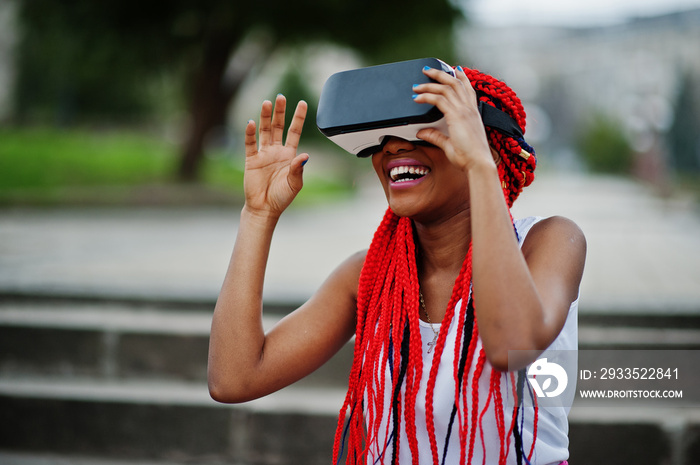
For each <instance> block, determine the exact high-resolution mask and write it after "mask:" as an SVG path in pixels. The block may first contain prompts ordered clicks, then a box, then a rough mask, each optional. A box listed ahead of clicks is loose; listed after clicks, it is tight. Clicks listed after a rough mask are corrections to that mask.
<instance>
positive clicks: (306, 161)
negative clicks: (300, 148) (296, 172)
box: [301, 158, 309, 166]
mask: <svg viewBox="0 0 700 465" xmlns="http://www.w3.org/2000/svg"><path fill="white" fill-rule="evenodd" d="M308 162H309V159H308V158H307V159H306V160H304V161H302V162H301V166H304V165H305V164H307V163H308Z"/></svg>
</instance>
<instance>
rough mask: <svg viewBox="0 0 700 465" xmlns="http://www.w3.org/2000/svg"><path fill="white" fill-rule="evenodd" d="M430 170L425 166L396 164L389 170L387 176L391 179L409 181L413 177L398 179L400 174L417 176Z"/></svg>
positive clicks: (423, 174)
mask: <svg viewBox="0 0 700 465" xmlns="http://www.w3.org/2000/svg"><path fill="white" fill-rule="evenodd" d="M429 172H430V169H429V168H427V167H425V166H396V167H394V168H392V169H391V170H390V171H389V177H390V178H391V180H392V181H395V182H401V181H410V180H411V179H415V178H402V179H398V177H399V176H401V175H402V174H413V175H418V176H425V175H426V174H428V173H429Z"/></svg>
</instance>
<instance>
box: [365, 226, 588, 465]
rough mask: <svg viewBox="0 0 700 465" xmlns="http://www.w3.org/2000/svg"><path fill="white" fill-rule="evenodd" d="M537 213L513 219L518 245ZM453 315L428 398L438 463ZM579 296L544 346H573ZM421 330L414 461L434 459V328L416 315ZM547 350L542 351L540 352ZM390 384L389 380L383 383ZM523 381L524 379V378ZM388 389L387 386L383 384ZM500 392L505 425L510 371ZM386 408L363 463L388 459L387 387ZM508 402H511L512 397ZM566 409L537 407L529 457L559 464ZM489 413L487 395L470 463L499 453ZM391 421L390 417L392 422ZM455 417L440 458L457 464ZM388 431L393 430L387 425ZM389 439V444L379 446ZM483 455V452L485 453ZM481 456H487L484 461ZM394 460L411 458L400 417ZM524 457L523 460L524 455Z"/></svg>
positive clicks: (487, 370) (483, 385)
mask: <svg viewBox="0 0 700 465" xmlns="http://www.w3.org/2000/svg"><path fill="white" fill-rule="evenodd" d="M541 219H542V218H541V217H528V218H524V219H521V220H516V221H515V227H516V230H517V232H518V238H519V241H520V245H521V246H522V244H523V241H524V240H525V237H526V236H527V233H528V231H529V230H530V228H531V227H532V226H533V225H534V224H535V223H537V222H538V221H540V220H541ZM460 305H461V302H460V303H458V304H457V309H459V307H460ZM457 315H458V311H456V312H455V318H454V319H453V320H452V323H451V324H450V327H449V329H448V334H447V339H446V341H445V349H444V351H443V354H442V359H441V360H440V367H439V369H438V373H437V379H436V382H435V394H434V400H433V409H434V418H435V433H436V438H437V444H438V457H439V459H440V462H441V463H442V456H443V449H444V442H445V438H446V437H447V428H448V424H449V420H450V415H451V413H452V408H453V404H454V396H455V381H454V376H453V372H454V369H453V363H454V350H453V348H454V347H455V338H456V337H457V335H458V333H460V331H457V321H456V320H457V319H458V318H457ZM577 320H578V299H576V300H575V301H574V302H573V303H572V304H571V306H570V308H569V313H568V316H567V318H566V322H565V324H564V327H563V329H562V331H561V333H559V336H557V338H556V339H555V340H554V342H552V344H551V345H550V346H549V348H548V349H547V350H576V349H577V347H578V321H577ZM432 326H433V328H434V329H435V331H438V329H439V328H440V325H439V324H434V325H432ZM420 331H421V338H422V341H423V374H422V377H421V382H420V389H419V391H418V397H417V400H416V431H417V436H418V450H419V455H420V457H419V463H421V464H429V463H433V458H432V452H431V450H430V442H429V438H428V435H427V426H426V421H425V392H426V388H427V383H428V378H429V376H430V367H431V365H432V360H433V354H434V352H431V353H428V349H429V347H428V343H430V342H431V341H432V340H433V338H434V332H433V329H432V328H431V325H430V324H429V323H426V322H424V321H420ZM481 347H482V345H481V338H479V340H478V341H477V347H476V351H475V356H474V360H473V363H472V366H471V368H470V371H469V372H470V373H473V372H474V367H475V365H476V362H477V358H478V354H479V352H480V350H481ZM545 356H546V352H545V353H544V354H543V355H542V357H545ZM492 370H493V368H492V366H491V364H490V363H489V362H488V360H487V361H486V363H485V366H484V369H483V372H482V374H481V377H480V379H479V409H478V411H479V414H481V412H482V410H483V408H484V407H485V406H486V402H487V396H488V392H489V381H490V378H491V372H492ZM384 376H385V377H386V379H390V378H391V374H390V372H389V370H388V368H387V370H386V371H385V375H384ZM388 384H390V383H388ZM469 384H471V377H470V379H469ZM526 384H527V383H526ZM387 391H388V390H387ZM501 392H502V393H503V396H504V398H503V406H504V420H505V425H506V430H507V429H508V428H509V425H510V424H511V419H512V409H509V408H508V407H507V405H508V403H507V401H506V397H505V396H506V395H510V393H512V392H513V386H512V384H511V381H510V376H509V375H508V376H505V375H502V376H501ZM385 395H386V396H387V397H386V398H385V402H384V405H385V411H384V412H383V416H382V424H381V427H380V428H379V437H378V438H377V441H376V442H375V443H374V444H373V445H371V446H370V450H369V454H368V458H367V463H368V464H375V463H386V464H388V463H391V455H392V446H391V438H387V437H384V435H385V432H386V431H387V428H386V424H387V422H392V420H391V399H390V398H389V397H390V395H391V394H390V393H388V392H387V393H386V394H385ZM467 399H468V404H469V405H470V410H469V411H471V395H467ZM510 405H513V404H512V403H511V404H510ZM524 412H525V413H524V415H523V417H524V418H523V419H522V425H523V428H522V441H523V450H524V451H525V455H526V456H527V454H528V452H529V451H530V447H531V445H532V437H533V415H534V412H533V409H532V408H525V409H524ZM568 413H569V409H568V408H565V407H558V408H551V407H549V408H546V409H544V408H540V409H539V413H538V424H537V441H536V444H535V449H534V453H533V455H532V460H531V463H532V464H533V465H535V464H538V465H539V464H558V463H560V462H562V461H564V460H567V459H568V458H569V450H568V447H569V438H568V430H569V423H568V418H567V415H568ZM495 418H496V417H495V414H494V402H493V400H491V401H490V403H489V407H488V409H487V412H486V414H485V415H483V419H482V422H481V429H482V430H483V444H482V432H481V430H480V428H479V423H478V422H477V429H476V436H475V441H474V453H473V457H472V463H473V464H475V465H480V464H481V463H487V464H491V463H497V461H498V457H499V454H500V439H499V436H498V430H497V428H496V422H495ZM520 422H521V417H519V418H518V423H520ZM392 423H393V422H392ZM457 428H458V419H457V418H455V420H454V423H453V426H452V434H451V435H450V442H449V445H448V448H447V456H446V460H445V462H444V463H445V464H450V465H451V464H458V463H459V460H460V445H459V438H458V434H457ZM388 431H390V432H391V431H392V428H389V430H388ZM506 440H507V441H508V442H509V446H510V447H509V452H508V460H507V463H508V464H516V463H517V462H516V453H515V448H514V439H513V435H512V433H511V434H510V436H509V437H507V438H506ZM387 444H388V447H386V448H385V447H384V446H385V445H387ZM484 456H485V457H484ZM484 458H485V459H486V460H485V462H484ZM397 463H398V464H401V465H403V464H410V463H411V451H410V448H409V445H408V437H407V435H406V430H405V422H403V421H402V422H401V431H400V444H399V457H398V461H397ZM523 463H526V462H525V461H523Z"/></svg>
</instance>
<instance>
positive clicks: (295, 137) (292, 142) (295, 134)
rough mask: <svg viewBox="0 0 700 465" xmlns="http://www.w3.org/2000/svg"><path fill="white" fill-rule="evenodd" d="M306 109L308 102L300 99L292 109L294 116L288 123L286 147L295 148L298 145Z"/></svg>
mask: <svg viewBox="0 0 700 465" xmlns="http://www.w3.org/2000/svg"><path fill="white" fill-rule="evenodd" d="M307 110H308V104H307V103H306V102H305V101H303V100H301V101H300V102H299V103H298V104H297V108H296V110H294V117H293V118H292V122H291V124H290V125H289V131H287V143H286V144H285V145H286V146H287V147H293V148H295V149H296V148H297V147H298V146H299V139H300V138H301V131H302V129H303V128H304V120H305V119H306V112H307Z"/></svg>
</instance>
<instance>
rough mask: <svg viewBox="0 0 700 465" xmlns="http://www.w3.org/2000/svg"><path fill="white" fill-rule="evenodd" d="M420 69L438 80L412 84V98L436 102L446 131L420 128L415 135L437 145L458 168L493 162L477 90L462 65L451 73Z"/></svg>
mask: <svg viewBox="0 0 700 465" xmlns="http://www.w3.org/2000/svg"><path fill="white" fill-rule="evenodd" d="M423 72H424V73H425V74H426V75H427V76H428V77H430V78H432V79H433V80H435V81H437V82H435V83H427V84H421V85H419V86H416V87H414V92H415V94H416V97H415V101H416V102H418V103H430V104H432V105H435V106H437V107H438V108H439V109H440V111H441V112H442V113H443V114H444V115H445V119H446V120H447V128H448V134H443V133H441V132H440V131H439V130H437V129H423V130H421V131H419V132H418V137H420V138H421V139H423V140H425V141H426V142H430V143H431V144H433V145H436V146H438V147H440V148H441V149H442V150H443V151H444V152H445V155H447V158H448V159H449V160H450V161H451V162H452V164H454V165H456V166H458V167H459V168H461V169H464V170H467V171H468V170H469V169H471V168H472V167H473V166H475V165H476V164H478V163H489V164H493V163H494V161H493V157H492V155H491V150H490V148H489V144H488V140H487V138H486V131H485V129H484V124H483V122H482V120H481V115H480V114H479V110H478V107H477V99H476V92H475V91H474V89H473V88H472V85H471V83H470V82H469V78H468V77H467V75H466V74H465V73H464V71H463V70H462V68H461V67H458V68H457V69H456V70H455V76H454V77H452V76H450V75H449V74H448V73H446V72H444V71H442V70H440V69H434V68H429V69H426V70H424V71H423Z"/></svg>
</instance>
